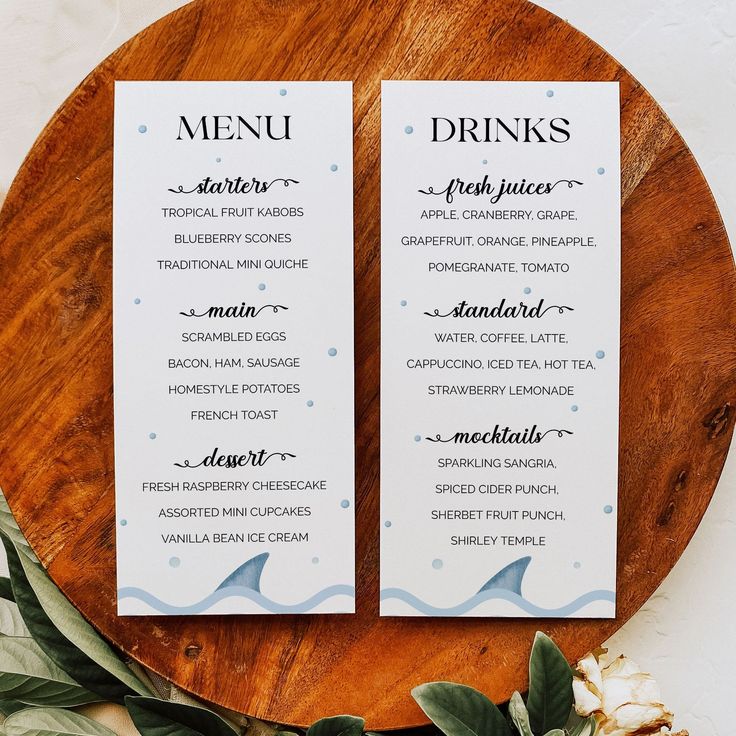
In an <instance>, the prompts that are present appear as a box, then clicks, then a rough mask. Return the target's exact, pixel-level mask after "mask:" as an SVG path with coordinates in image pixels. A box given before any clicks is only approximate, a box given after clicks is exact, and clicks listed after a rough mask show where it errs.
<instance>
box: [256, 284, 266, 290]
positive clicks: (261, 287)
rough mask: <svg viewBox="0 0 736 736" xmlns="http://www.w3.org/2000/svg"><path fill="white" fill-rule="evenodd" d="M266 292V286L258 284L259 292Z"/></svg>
mask: <svg viewBox="0 0 736 736" xmlns="http://www.w3.org/2000/svg"><path fill="white" fill-rule="evenodd" d="M265 290H266V284H258V291H265Z"/></svg>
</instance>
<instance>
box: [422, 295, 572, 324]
mask: <svg viewBox="0 0 736 736" xmlns="http://www.w3.org/2000/svg"><path fill="white" fill-rule="evenodd" d="M543 301H544V300H542V302H543ZM504 302H505V300H502V305H503V304H504ZM463 306H465V307H467V305H465V303H464V302H462V303H461V304H460V305H458V306H457V307H453V308H452V309H451V310H450V311H449V312H446V313H444V314H443V313H442V312H440V310H439V309H437V308H435V309H433V310H432V311H431V312H424V314H426V315H427V317H441V318H444V317H471V316H477V317H487V318H499V317H506V316H511V317H517V316H521V317H534V318H537V319H539V318H541V317H544V315H545V314H547V312H549V311H550V310H551V309H556V310H557V314H564V313H565V312H574V311H575V309H574V308H573V307H569V306H567V305H566V304H550V305H549V306H548V307H545V308H544V309H541V304H540V308H537V307H530V306H528V305H527V304H525V303H524V302H519V306H518V307H505V305H504V306H503V307H493V308H490V309H489V308H488V307H475V309H476V310H481V312H482V310H485V311H486V312H487V313H480V314H477V315H475V314H468V313H463ZM494 309H496V310H498V312H499V313H498V314H493V313H492V312H493V310H494ZM505 310H514V311H515V313H514V314H510V315H506V314H501V312H502V311H505ZM532 310H536V311H534V312H533V311H532ZM519 311H520V312H521V314H518V313H516V312H519Z"/></svg>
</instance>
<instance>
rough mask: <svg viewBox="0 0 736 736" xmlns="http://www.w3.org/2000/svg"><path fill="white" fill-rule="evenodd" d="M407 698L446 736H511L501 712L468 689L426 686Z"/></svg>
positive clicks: (437, 684)
mask: <svg viewBox="0 0 736 736" xmlns="http://www.w3.org/2000/svg"><path fill="white" fill-rule="evenodd" d="M411 694H412V695H413V696H414V700H416V701H417V703H419V707H420V708H421V709H422V710H423V711H424V712H425V713H426V714H427V716H428V717H429V718H430V720H431V721H432V723H434V724H435V726H437V728H439V729H440V730H441V731H442V732H443V733H445V734H446V735H447V736H511V728H510V727H509V725H508V723H507V722H506V719H505V718H504V717H503V715H502V714H501V711H500V710H499V709H498V708H497V707H496V706H495V705H494V704H493V703H492V702H491V701H490V700H489V699H488V698H487V697H486V696H485V695H483V693H480V692H478V691H477V690H475V689H474V688H472V687H467V686H466V685H456V684H454V683H452V682H428V683H427V684H425V685H419V687H415V688H414V689H413V690H412V691H411Z"/></svg>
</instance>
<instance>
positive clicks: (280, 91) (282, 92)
mask: <svg viewBox="0 0 736 736" xmlns="http://www.w3.org/2000/svg"><path fill="white" fill-rule="evenodd" d="M279 94H280V95H281V96H282V97H285V96H286V90H285V89H284V88H283V87H282V88H281V89H280V90H279Z"/></svg>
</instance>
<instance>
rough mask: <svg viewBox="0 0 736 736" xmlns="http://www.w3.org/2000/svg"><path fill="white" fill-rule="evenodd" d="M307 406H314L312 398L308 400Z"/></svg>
mask: <svg viewBox="0 0 736 736" xmlns="http://www.w3.org/2000/svg"><path fill="white" fill-rule="evenodd" d="M307 406H309V407H312V406H314V401H312V399H309V401H307Z"/></svg>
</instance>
